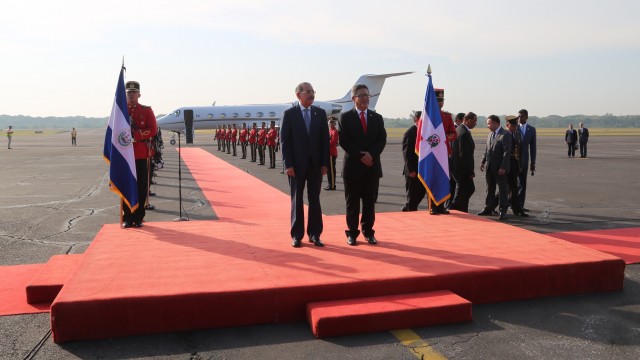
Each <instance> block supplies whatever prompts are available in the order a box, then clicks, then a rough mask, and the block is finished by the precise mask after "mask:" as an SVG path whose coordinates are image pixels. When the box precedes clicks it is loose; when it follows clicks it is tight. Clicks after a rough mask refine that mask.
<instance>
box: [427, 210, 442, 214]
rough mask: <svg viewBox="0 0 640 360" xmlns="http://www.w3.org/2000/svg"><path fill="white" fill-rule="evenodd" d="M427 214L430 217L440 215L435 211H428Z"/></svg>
mask: <svg viewBox="0 0 640 360" xmlns="http://www.w3.org/2000/svg"><path fill="white" fill-rule="evenodd" d="M429 214H430V215H440V213H439V212H437V211H435V210H429Z"/></svg>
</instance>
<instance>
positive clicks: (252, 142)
mask: <svg viewBox="0 0 640 360" xmlns="http://www.w3.org/2000/svg"><path fill="white" fill-rule="evenodd" d="M257 141H258V128H257V126H256V123H253V125H252V126H251V131H249V146H250V147H251V162H256V146H257V144H256V142H257Z"/></svg>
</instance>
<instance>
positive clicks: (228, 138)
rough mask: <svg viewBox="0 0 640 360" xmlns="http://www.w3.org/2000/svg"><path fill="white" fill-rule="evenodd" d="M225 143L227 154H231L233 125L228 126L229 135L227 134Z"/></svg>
mask: <svg viewBox="0 0 640 360" xmlns="http://www.w3.org/2000/svg"><path fill="white" fill-rule="evenodd" d="M225 143H226V147H227V154H231V124H229V125H227V133H226V134H225Z"/></svg>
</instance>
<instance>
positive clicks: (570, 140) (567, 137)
mask: <svg viewBox="0 0 640 360" xmlns="http://www.w3.org/2000/svg"><path fill="white" fill-rule="evenodd" d="M564 141H566V142H567V144H574V145H575V143H576V142H578V132H577V131H576V129H567V132H566V133H565V134H564Z"/></svg>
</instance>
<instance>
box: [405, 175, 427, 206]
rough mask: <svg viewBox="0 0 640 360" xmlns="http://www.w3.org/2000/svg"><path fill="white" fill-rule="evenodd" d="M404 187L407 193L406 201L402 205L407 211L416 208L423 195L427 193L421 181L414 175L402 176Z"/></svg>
mask: <svg viewBox="0 0 640 360" xmlns="http://www.w3.org/2000/svg"><path fill="white" fill-rule="evenodd" d="M404 189H405V191H406V193H407V203H406V204H405V205H404V206H405V208H406V210H407V211H416V210H418V205H420V202H421V201H422V199H424V196H425V195H426V194H427V190H426V189H425V188H424V185H422V182H421V181H420V179H419V178H418V176H416V177H410V176H407V175H405V176H404Z"/></svg>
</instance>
